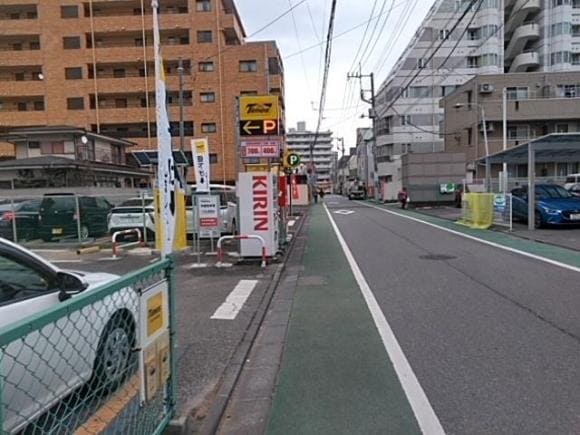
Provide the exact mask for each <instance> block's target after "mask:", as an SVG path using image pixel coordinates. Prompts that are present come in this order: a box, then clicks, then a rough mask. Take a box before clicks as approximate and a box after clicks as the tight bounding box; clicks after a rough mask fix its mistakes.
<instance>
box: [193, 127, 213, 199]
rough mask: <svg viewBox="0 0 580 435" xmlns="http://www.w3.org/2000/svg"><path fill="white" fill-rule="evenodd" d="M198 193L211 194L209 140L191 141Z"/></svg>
mask: <svg viewBox="0 0 580 435" xmlns="http://www.w3.org/2000/svg"><path fill="white" fill-rule="evenodd" d="M191 155H192V157H193V168H194V170H195V183H196V187H197V189H196V191H197V192H204V193H208V192H209V145H208V143H207V138H202V139H192V140H191Z"/></svg>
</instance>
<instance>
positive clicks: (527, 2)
mask: <svg viewBox="0 0 580 435" xmlns="http://www.w3.org/2000/svg"><path fill="white" fill-rule="evenodd" d="M510 3H512V4H513V7H512V9H511V11H510V13H509V18H508V20H507V23H506V26H505V33H506V35H509V34H511V33H512V32H514V31H515V30H516V29H517V28H518V27H520V26H521V25H522V24H523V23H524V22H525V21H530V20H532V19H533V18H535V17H536V15H538V14H539V13H540V11H541V10H542V5H541V4H542V1H541V0H516V1H512V2H510ZM506 8H507V5H506Z"/></svg>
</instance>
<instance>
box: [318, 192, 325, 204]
mask: <svg viewBox="0 0 580 435" xmlns="http://www.w3.org/2000/svg"><path fill="white" fill-rule="evenodd" d="M318 195H319V196H320V200H321V201H324V195H325V193H324V190H322V189H320V191H319V192H318Z"/></svg>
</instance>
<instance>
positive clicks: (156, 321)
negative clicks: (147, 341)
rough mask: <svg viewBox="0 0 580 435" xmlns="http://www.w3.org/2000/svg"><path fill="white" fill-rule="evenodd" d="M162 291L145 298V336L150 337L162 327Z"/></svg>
mask: <svg viewBox="0 0 580 435" xmlns="http://www.w3.org/2000/svg"><path fill="white" fill-rule="evenodd" d="M163 324H164V321H163V293H161V292H160V293H158V294H156V295H155V296H152V297H151V298H149V299H148V300H147V336H148V337H151V336H152V335H153V334H155V333H156V332H157V331H159V330H160V329H161V328H162V327H163Z"/></svg>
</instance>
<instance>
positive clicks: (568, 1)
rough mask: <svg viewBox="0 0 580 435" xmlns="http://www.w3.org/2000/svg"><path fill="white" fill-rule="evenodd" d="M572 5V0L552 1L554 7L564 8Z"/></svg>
mask: <svg viewBox="0 0 580 435" xmlns="http://www.w3.org/2000/svg"><path fill="white" fill-rule="evenodd" d="M569 4H572V1H571V0H552V7H553V8H555V7H558V6H564V5H569Z"/></svg>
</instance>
